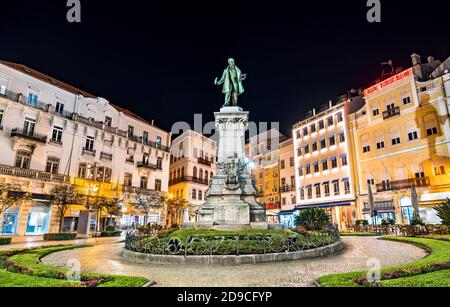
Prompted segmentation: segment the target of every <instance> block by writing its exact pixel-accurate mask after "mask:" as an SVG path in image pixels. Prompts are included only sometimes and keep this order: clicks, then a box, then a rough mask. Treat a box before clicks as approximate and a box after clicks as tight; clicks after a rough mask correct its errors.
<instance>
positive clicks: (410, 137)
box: [408, 131, 419, 142]
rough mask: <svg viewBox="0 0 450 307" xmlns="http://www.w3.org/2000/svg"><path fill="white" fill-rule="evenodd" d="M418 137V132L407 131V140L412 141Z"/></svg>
mask: <svg viewBox="0 0 450 307" xmlns="http://www.w3.org/2000/svg"><path fill="white" fill-rule="evenodd" d="M418 138H419V134H418V133H417V131H412V132H409V133H408V141H410V142H411V141H414V140H417V139H418Z"/></svg>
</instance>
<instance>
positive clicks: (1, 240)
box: [0, 238, 11, 245]
mask: <svg viewBox="0 0 450 307" xmlns="http://www.w3.org/2000/svg"><path fill="white" fill-rule="evenodd" d="M8 244H11V238H0V245H8Z"/></svg>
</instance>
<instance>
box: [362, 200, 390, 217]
mask: <svg viewBox="0 0 450 307" xmlns="http://www.w3.org/2000/svg"><path fill="white" fill-rule="evenodd" d="M374 209H375V210H377V211H378V212H380V213H382V212H395V207H394V202H393V201H376V202H374ZM362 213H363V214H370V213H371V212H370V206H369V204H368V203H364V207H363V210H362Z"/></svg>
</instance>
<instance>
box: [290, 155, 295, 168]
mask: <svg viewBox="0 0 450 307" xmlns="http://www.w3.org/2000/svg"><path fill="white" fill-rule="evenodd" d="M294 165H295V160H294V158H293V157H291V158H289V166H290V167H294Z"/></svg>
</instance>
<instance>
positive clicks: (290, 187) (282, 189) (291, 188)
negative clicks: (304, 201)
mask: <svg viewBox="0 0 450 307" xmlns="http://www.w3.org/2000/svg"><path fill="white" fill-rule="evenodd" d="M292 191H295V185H282V186H281V187H280V193H286V192H292Z"/></svg>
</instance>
